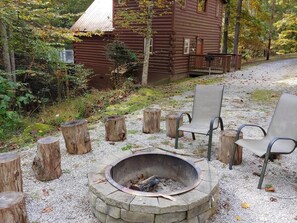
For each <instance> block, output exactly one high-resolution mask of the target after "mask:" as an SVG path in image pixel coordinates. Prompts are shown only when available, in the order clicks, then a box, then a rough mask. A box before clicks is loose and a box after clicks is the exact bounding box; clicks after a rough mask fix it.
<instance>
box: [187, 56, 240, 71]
mask: <svg viewBox="0 0 297 223" xmlns="http://www.w3.org/2000/svg"><path fill="white" fill-rule="evenodd" d="M209 68H210V70H211V71H212V72H217V73H226V72H230V71H231V70H238V69H240V68H241V55H236V54H218V53H208V54H198V55H190V56H189V71H193V70H197V71H208V70H209Z"/></svg>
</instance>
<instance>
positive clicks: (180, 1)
mask: <svg viewBox="0 0 297 223" xmlns="http://www.w3.org/2000/svg"><path fill="white" fill-rule="evenodd" d="M177 3H178V4H179V5H180V6H181V7H183V8H184V7H186V0H177Z"/></svg>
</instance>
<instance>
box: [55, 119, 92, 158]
mask: <svg viewBox="0 0 297 223" xmlns="http://www.w3.org/2000/svg"><path fill="white" fill-rule="evenodd" d="M61 131H62V134H63V137H64V140H65V143H66V149H67V152H68V153H70V154H84V153H88V152H90V150H91V139H90V134H89V131H88V123H87V121H86V120H75V121H71V122H65V123H63V124H62V125H61Z"/></svg>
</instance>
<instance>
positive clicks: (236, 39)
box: [233, 0, 242, 54]
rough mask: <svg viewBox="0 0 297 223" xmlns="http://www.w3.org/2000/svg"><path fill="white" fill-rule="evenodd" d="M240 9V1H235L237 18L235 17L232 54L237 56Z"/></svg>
mask: <svg viewBox="0 0 297 223" xmlns="http://www.w3.org/2000/svg"><path fill="white" fill-rule="evenodd" d="M241 8H242V0H238V1H237V16H236V25H235V34H234V46H233V53H234V54H238V41H239V30H240V17H241Z"/></svg>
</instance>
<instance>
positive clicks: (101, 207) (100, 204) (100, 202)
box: [95, 198, 107, 214]
mask: <svg viewBox="0 0 297 223" xmlns="http://www.w3.org/2000/svg"><path fill="white" fill-rule="evenodd" d="M95 208H96V210H97V211H99V212H101V213H103V214H106V211H107V205H106V204H105V202H104V201H103V200H101V199H100V198H97V200H96V206H95Z"/></svg>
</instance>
